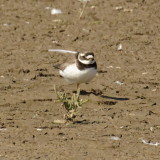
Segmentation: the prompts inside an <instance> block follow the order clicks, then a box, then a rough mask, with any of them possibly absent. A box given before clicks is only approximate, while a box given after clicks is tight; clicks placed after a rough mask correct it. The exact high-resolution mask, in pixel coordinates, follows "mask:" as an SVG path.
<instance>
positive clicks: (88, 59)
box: [54, 52, 97, 92]
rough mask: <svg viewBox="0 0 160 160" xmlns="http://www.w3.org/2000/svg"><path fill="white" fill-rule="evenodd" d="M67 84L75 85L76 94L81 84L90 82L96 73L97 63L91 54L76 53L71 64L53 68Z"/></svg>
mask: <svg viewBox="0 0 160 160" xmlns="http://www.w3.org/2000/svg"><path fill="white" fill-rule="evenodd" d="M54 67H55V68H58V69H59V74H60V76H61V77H63V78H64V79H65V80H66V81H67V82H68V84H76V85H77V92H78V89H80V88H79V86H80V84H81V83H88V82H90V81H91V80H92V79H93V78H94V77H95V76H96V73H97V63H96V60H95V59H94V53H93V52H84V53H83V52H76V53H75V57H74V61H73V62H72V63H67V62H66V63H62V64H60V65H56V66H54Z"/></svg>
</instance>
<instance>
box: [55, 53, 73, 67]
mask: <svg viewBox="0 0 160 160" xmlns="http://www.w3.org/2000/svg"><path fill="white" fill-rule="evenodd" d="M56 55H57V56H56ZM55 56H56V57H54V58H56V61H55V62H54V65H53V67H54V68H56V69H59V70H64V69H65V68H66V67H67V66H68V65H70V64H73V63H74V62H75V55H74V54H69V53H66V54H64V53H57V54H55Z"/></svg>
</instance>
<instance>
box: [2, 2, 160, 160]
mask: <svg viewBox="0 0 160 160" xmlns="http://www.w3.org/2000/svg"><path fill="white" fill-rule="evenodd" d="M118 6H122V8H120V9H118V10H116V7H118ZM46 7H51V8H60V9H61V10H62V11H63V14H61V15H51V14H50V10H49V9H45V8H46ZM82 7H83V5H82V3H81V2H79V1H78V0H77V1H75V0H61V1H60V0H26V1H21V0H1V1H0V20H1V21H0V30H1V32H0V48H1V52H0V160H22V159H23V160H35V159H40V160H55V159H57V160H61V159H62V160H75V159H76V160H83V159H85V160H91V159H95V160H112V159H113V160H153V159H157V160H158V159H159V155H160V146H154V145H149V144H152V142H153V143H155V142H159V143H160V136H159V132H160V121H159V116H160V110H159V105H160V98H159V93H160V92H159V91H160V66H159V61H160V58H159V42H160V38H159V37H160V23H159V21H160V2H159V0H148V1H147V0H119V1H117V0H108V1H105V0H99V1H96V0H92V1H90V2H89V3H88V4H87V6H86V8H85V10H84V13H83V15H82V18H81V19H79V15H80V9H82ZM119 44H122V46H123V50H122V51H117V47H118V45H119ZM50 48H61V49H70V50H79V51H87V50H89V51H93V52H94V53H95V54H96V60H97V63H98V68H99V70H100V71H101V73H99V74H98V76H97V77H96V78H95V79H94V80H93V81H92V82H91V83H89V84H83V85H81V88H82V90H83V92H82V93H84V94H83V95H82V96H81V97H82V98H84V99H89V102H87V103H86V104H84V105H83V106H82V108H80V109H79V113H78V116H77V118H76V119H75V123H73V124H67V125H66V124H55V123H54V120H56V119H63V115H64V114H65V110H64V109H63V107H62V106H61V105H60V104H59V103H54V102H53V101H54V99H55V98H56V96H55V94H54V92H53V85H54V84H56V85H57V86H59V87H61V88H62V89H64V90H65V91H66V92H72V91H73V90H75V86H74V85H66V84H65V82H64V80H63V79H61V78H60V77H59V76H58V71H57V70H55V69H54V68H53V67H52V66H53V64H55V63H57V62H63V60H65V57H64V56H62V54H57V53H49V52H47V49H50ZM106 71H107V72H106ZM116 81H120V82H123V84H122V85H119V84H117V83H116ZM62 84H63V85H62ZM112 136H117V137H119V138H120V140H112V139H111V138H112ZM142 139H143V140H146V141H148V143H149V144H144V143H143V142H142Z"/></svg>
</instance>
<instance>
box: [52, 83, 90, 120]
mask: <svg viewBox="0 0 160 160" xmlns="http://www.w3.org/2000/svg"><path fill="white" fill-rule="evenodd" d="M54 92H55V94H56V96H57V99H56V100H55V101H56V102H61V103H62V106H64V107H65V109H66V110H67V114H66V115H65V119H67V120H73V118H75V117H76V112H77V109H78V108H79V107H80V106H82V105H83V104H84V103H86V102H87V101H88V100H83V99H81V98H80V90H79V89H78V91H77V93H74V94H73V95H71V96H70V95H69V94H67V93H65V92H59V91H57V89H56V87H55V86H54Z"/></svg>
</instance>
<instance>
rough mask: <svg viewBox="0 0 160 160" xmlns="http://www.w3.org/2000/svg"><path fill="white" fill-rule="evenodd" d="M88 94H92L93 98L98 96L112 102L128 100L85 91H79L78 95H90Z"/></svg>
mask: <svg viewBox="0 0 160 160" xmlns="http://www.w3.org/2000/svg"><path fill="white" fill-rule="evenodd" d="M90 94H94V95H95V96H99V97H101V98H106V99H112V100H117V101H127V100H129V98H119V97H111V96H106V95H103V94H102V92H97V91H96V90H92V91H91V92H87V91H85V90H81V91H80V95H90Z"/></svg>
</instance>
